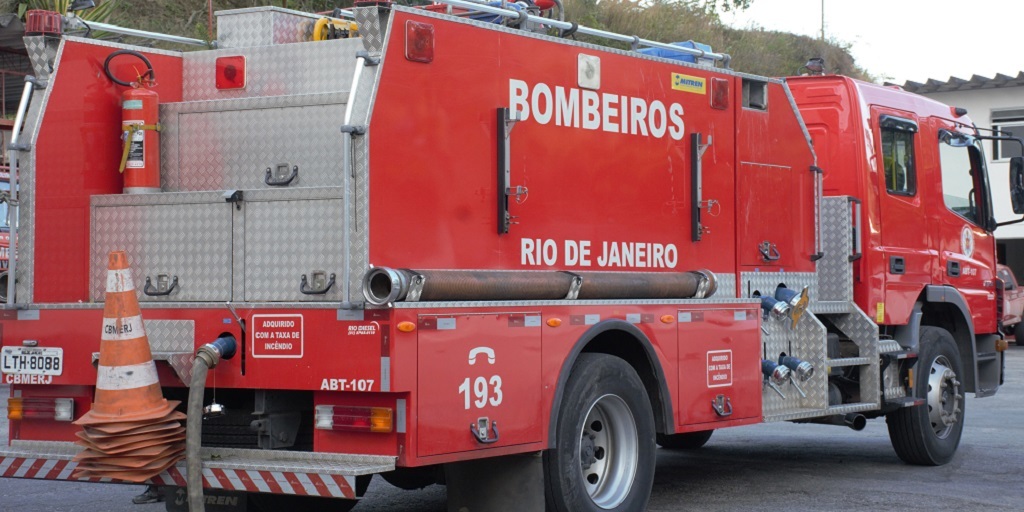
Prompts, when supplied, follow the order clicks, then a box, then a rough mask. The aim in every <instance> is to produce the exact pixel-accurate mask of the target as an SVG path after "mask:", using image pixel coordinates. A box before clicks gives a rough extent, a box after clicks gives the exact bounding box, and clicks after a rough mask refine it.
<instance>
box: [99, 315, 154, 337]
mask: <svg viewBox="0 0 1024 512" xmlns="http://www.w3.org/2000/svg"><path fill="white" fill-rule="evenodd" d="M145 335H146V328H145V326H143V325H142V315H135V316H126V317H122V318H104V319H103V336H102V337H101V338H100V339H101V340H103V341H124V340H134V339H136V338H141V337H143V336H145Z"/></svg>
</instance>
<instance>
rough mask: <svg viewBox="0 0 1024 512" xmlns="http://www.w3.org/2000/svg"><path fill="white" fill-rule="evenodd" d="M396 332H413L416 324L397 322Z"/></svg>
mask: <svg viewBox="0 0 1024 512" xmlns="http://www.w3.org/2000/svg"><path fill="white" fill-rule="evenodd" d="M398 330H399V331H402V332H413V331H415V330H416V324H414V323H412V322H409V321H405V322H398Z"/></svg>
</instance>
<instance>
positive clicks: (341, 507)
mask: <svg viewBox="0 0 1024 512" xmlns="http://www.w3.org/2000/svg"><path fill="white" fill-rule="evenodd" d="M372 478H373V475H361V476H357V477H356V489H355V491H356V496H360V497H361V496H363V495H364V494H366V488H367V487H369V486H370V480H371V479H372ZM358 504H359V500H346V499H341V498H319V497H316V496H295V495H291V494H264V493H249V496H248V505H249V506H248V510H251V511H256V512H281V511H286V512H287V511H292V512H298V511H302V512H348V511H349V510H352V509H353V508H354V507H355V506H356V505H358Z"/></svg>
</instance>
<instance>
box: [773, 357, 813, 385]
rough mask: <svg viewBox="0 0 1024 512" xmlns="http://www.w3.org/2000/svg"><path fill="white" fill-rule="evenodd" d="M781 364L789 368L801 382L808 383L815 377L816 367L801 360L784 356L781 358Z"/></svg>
mask: <svg viewBox="0 0 1024 512" xmlns="http://www.w3.org/2000/svg"><path fill="white" fill-rule="evenodd" d="M779 364H781V365H783V366H785V367H786V368H789V369H790V370H791V371H792V372H793V375H794V377H796V378H797V379H798V380H799V381H800V382H807V380H808V379H810V378H811V377H812V376H814V366H813V365H812V364H811V363H808V362H807V361H803V360H801V359H799V358H796V357H793V356H787V355H782V356H779Z"/></svg>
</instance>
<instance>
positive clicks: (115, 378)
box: [96, 361, 160, 391]
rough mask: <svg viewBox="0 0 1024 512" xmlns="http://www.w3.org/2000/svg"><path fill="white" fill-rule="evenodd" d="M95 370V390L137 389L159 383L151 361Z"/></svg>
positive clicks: (101, 367)
mask: <svg viewBox="0 0 1024 512" xmlns="http://www.w3.org/2000/svg"><path fill="white" fill-rule="evenodd" d="M96 370H97V375H96V389H103V390H106V391H120V390H124V389H137V388H143V387H146V386H152V385H153V384H157V383H159V382H160V378H159V377H158V376H157V374H156V364H154V363H153V361H146V362H145V363H141V364H128V365H124V366H100V367H98V368H97V369H96Z"/></svg>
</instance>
